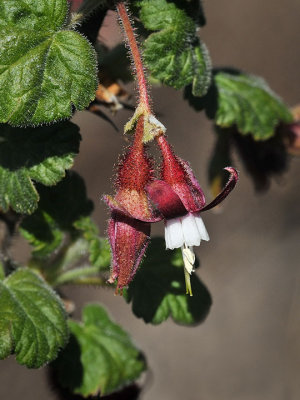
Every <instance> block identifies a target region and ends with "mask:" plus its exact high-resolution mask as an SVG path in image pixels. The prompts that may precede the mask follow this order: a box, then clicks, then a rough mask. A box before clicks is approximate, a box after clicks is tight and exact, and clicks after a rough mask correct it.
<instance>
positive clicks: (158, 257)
mask: <svg viewBox="0 0 300 400" xmlns="http://www.w3.org/2000/svg"><path fill="white" fill-rule="evenodd" d="M147 253H148V254H147V258H146V259H145V261H144V263H143V264H142V266H141V268H140V269H139V270H138V272H137V274H136V276H135V278H134V280H133V281H132V282H131V284H130V286H129V288H128V291H127V293H126V292H125V293H124V297H125V299H126V300H127V302H132V311H133V312H134V314H135V315H136V316H137V317H138V318H142V319H143V320H144V321H145V322H146V323H148V322H151V323H152V324H155V325H156V324H160V323H161V322H163V321H165V320H166V319H168V318H169V317H172V318H173V320H174V321H175V322H177V323H179V324H184V325H190V324H195V323H199V322H201V321H203V320H204V318H205V317H206V316H207V314H208V311H209V308H210V306H211V297H210V294H209V292H208V290H207V289H206V287H205V286H204V285H203V284H202V283H201V281H200V280H199V278H198V277H197V275H196V274H193V275H192V276H191V284H192V288H193V296H192V297H191V296H187V295H186V294H185V280H184V272H183V261H182V256H181V251H180V250H176V251H166V250H165V243H164V240H163V239H161V238H154V239H152V241H151V245H150V248H149V250H148V252H147Z"/></svg>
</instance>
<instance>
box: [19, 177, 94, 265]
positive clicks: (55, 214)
mask: <svg viewBox="0 0 300 400" xmlns="http://www.w3.org/2000/svg"><path fill="white" fill-rule="evenodd" d="M38 190H39V194H40V196H41V198H40V203H39V208H38V210H37V211H36V212H35V213H34V214H32V215H30V216H28V217H26V218H25V219H24V220H23V222H22V224H21V227H20V231H21V233H22V234H23V236H24V237H25V239H27V240H28V241H29V243H30V244H31V245H32V246H33V255H34V256H35V257H39V258H43V257H47V256H48V255H50V254H51V253H52V252H53V251H54V250H55V249H57V248H58V247H59V245H60V244H61V242H62V240H63V238H64V234H65V232H68V233H71V234H74V232H75V228H74V223H75V222H76V221H77V220H79V219H80V218H81V217H83V216H86V215H89V214H90V213H91V211H92V209H93V205H92V202H91V201H90V200H89V199H88V198H87V196H86V189H85V185H84V181H83V180H82V178H81V177H80V176H79V175H78V174H76V172H74V171H69V172H68V173H67V176H66V178H65V179H63V180H62V181H61V182H60V183H59V184H58V185H56V186H55V187H54V188H47V187H44V186H39V187H38ZM74 199H76V201H74Z"/></svg>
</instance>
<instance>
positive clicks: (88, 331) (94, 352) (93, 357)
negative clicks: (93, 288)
mask: <svg viewBox="0 0 300 400" xmlns="http://www.w3.org/2000/svg"><path fill="white" fill-rule="evenodd" d="M69 326H70V330H71V333H72V335H71V340H70V343H69V344H68V346H67V347H66V349H65V350H64V351H63V352H62V353H61V355H60V356H59V358H58V359H57V360H56V362H55V364H54V367H55V369H56V371H57V376H58V380H59V381H60V383H61V385H62V386H64V387H68V388H69V389H70V390H71V391H72V392H74V393H77V394H80V395H82V396H84V397H87V396H90V395H96V394H98V393H99V392H100V393H101V395H104V394H107V393H110V392H113V391H116V390H117V389H119V388H120V387H122V386H125V385H126V384H128V383H130V382H132V381H133V380H135V379H137V378H138V377H139V376H140V374H141V373H142V372H143V371H144V370H145V367H146V366H145V362H144V360H143V358H142V357H141V354H140V352H139V351H138V349H136V347H135V346H134V345H133V344H132V342H131V340H130V337H129V335H128V334H127V333H126V332H125V331H123V329H122V328H121V327H120V326H119V325H117V324H116V323H114V322H112V321H111V320H110V318H109V316H108V314H107V312H106V311H105V310H104V308H103V307H101V306H99V305H96V304H90V305H88V306H86V307H85V308H84V310H83V322H82V323H78V322H75V321H72V320H71V321H70V322H69Z"/></svg>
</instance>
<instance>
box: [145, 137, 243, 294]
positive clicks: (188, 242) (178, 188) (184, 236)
mask: <svg viewBox="0 0 300 400" xmlns="http://www.w3.org/2000/svg"><path fill="white" fill-rule="evenodd" d="M157 143H158V145H159V148H160V151H161V154H162V165H161V179H160V180H158V179H157V180H153V181H152V182H150V183H149V184H148V185H147V186H146V191H147V193H148V195H149V198H150V199H151V201H152V202H153V204H154V205H155V207H156V208H157V210H158V211H159V212H160V214H161V215H162V216H163V218H164V220H165V240H166V248H167V249H174V248H181V251H182V256H183V261H184V272H185V280H186V292H187V294H190V295H192V290H191V284H190V275H191V273H192V272H193V270H194V263H195V255H194V252H193V246H199V245H200V243H201V240H209V236H208V233H207V231H206V228H205V225H204V223H203V220H202V218H201V216H200V212H203V211H207V210H209V209H211V208H213V207H215V206H216V205H218V204H219V203H220V202H222V201H223V200H224V199H225V198H226V197H227V196H228V194H229V193H230V192H231V190H232V189H233V188H234V186H235V185H236V182H237V180H238V173H237V171H236V170H235V169H234V168H232V167H227V168H225V169H226V170H227V171H228V172H229V173H230V178H229V181H228V182H227V184H226V186H225V188H224V189H223V191H222V192H221V193H220V194H219V195H218V196H217V197H216V198H215V199H214V200H213V201H212V202H211V203H210V204H208V205H205V197H204V194H203V191H202V189H201V187H200V185H199V183H198V181H197V179H196V178H195V176H194V174H193V171H192V169H191V168H190V166H189V164H188V163H187V162H185V161H183V160H182V159H181V158H179V157H178V156H176V155H175V154H174V152H173V150H172V148H171V147H170V145H169V143H168V142H167V140H166V138H165V136H160V137H158V138H157Z"/></svg>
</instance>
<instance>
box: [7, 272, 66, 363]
mask: <svg viewBox="0 0 300 400" xmlns="http://www.w3.org/2000/svg"><path fill="white" fill-rule="evenodd" d="M67 338H68V327H67V323H66V315H65V311H64V308H63V305H62V303H61V301H60V299H59V297H58V296H57V295H56V294H55V292H54V291H53V290H52V289H51V288H50V287H49V286H48V285H47V284H46V283H45V281H44V280H43V279H42V278H40V277H39V276H38V275H36V274H35V273H34V272H32V271H31V270H29V269H25V268H20V269H18V270H17V271H16V272H14V273H13V274H11V275H10V276H8V277H7V278H6V279H5V280H3V281H0V358H1V359H4V358H6V357H7V356H8V355H9V354H11V353H15V354H16V359H17V361H18V362H19V363H20V364H22V365H26V366H27V367H29V368H39V367H41V366H42V365H44V364H46V363H48V362H49V361H52V360H53V359H55V357H56V356H57V353H58V351H59V349H60V348H62V347H64V346H65V344H66V342H67Z"/></svg>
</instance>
